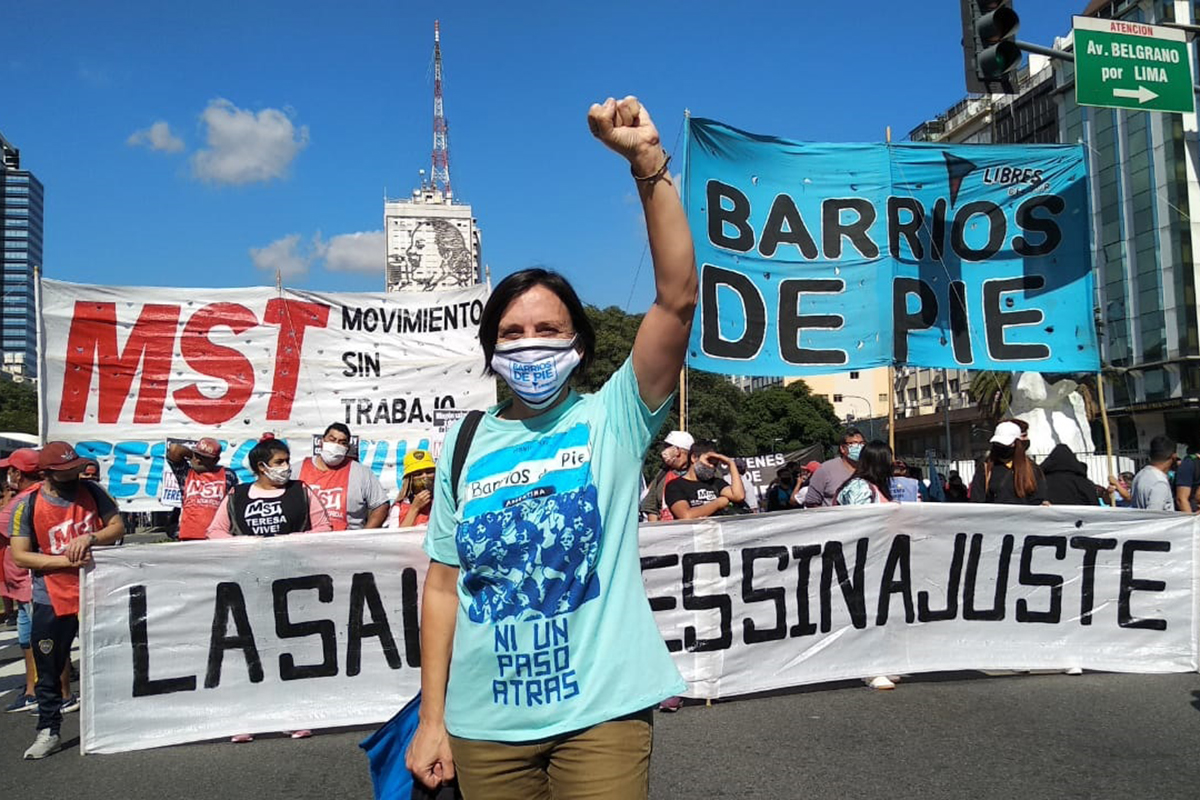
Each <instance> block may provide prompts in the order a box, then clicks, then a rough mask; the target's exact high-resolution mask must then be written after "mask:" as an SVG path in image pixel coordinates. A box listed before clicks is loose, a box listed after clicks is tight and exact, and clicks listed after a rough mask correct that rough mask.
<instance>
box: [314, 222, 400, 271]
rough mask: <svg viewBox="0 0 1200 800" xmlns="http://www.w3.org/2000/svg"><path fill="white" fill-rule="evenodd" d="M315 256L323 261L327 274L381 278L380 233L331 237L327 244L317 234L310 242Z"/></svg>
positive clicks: (383, 250)
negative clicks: (376, 276)
mask: <svg viewBox="0 0 1200 800" xmlns="http://www.w3.org/2000/svg"><path fill="white" fill-rule="evenodd" d="M314 246H315V248H316V251H317V255H318V256H319V257H320V258H322V259H324V260H325V269H327V270H329V271H330V272H365V273H368V274H370V273H377V274H379V275H382V274H383V272H384V266H385V264H386V263H387V253H386V244H385V240H384V238H383V231H360V232H359V233H343V234H341V235H339V236H334V237H333V238H332V239H330V240H329V241H328V242H322V241H321V235H320V234H317V236H316V239H315V240H314Z"/></svg>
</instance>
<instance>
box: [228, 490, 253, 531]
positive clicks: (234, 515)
mask: <svg viewBox="0 0 1200 800" xmlns="http://www.w3.org/2000/svg"><path fill="white" fill-rule="evenodd" d="M252 485H253V484H250V483H239V484H238V485H237V486H234V487H233V491H232V492H230V493H229V502H228V504H226V506H225V511H226V512H227V513H228V514H229V532H230V533H231V534H233V535H234V536H245V535H246V532H245V531H244V530H242V526H241V522H240V520H241V518H242V512H243V511H244V510H245V508H246V503H247V502H248V501H249V500H250V487H251V486H252Z"/></svg>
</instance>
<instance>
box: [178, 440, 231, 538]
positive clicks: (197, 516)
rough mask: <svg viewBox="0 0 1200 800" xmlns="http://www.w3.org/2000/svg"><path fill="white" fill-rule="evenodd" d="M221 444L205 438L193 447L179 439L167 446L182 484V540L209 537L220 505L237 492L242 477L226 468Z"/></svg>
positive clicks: (180, 530) (180, 524) (180, 518)
mask: <svg viewBox="0 0 1200 800" xmlns="http://www.w3.org/2000/svg"><path fill="white" fill-rule="evenodd" d="M221 449H222V448H221V443H220V442H218V441H217V440H216V439H213V438H210V437H207V436H206V437H204V438H202V439H200V440H199V441H197V442H196V443H195V444H194V445H192V446H191V447H188V446H187V445H185V444H181V443H178V442H172V443H171V444H169V445H168V446H167V463H168V464H169V465H170V467H171V472H172V473H174V475H175V480H176V482H177V483H178V484H179V492H180V497H181V500H180V506H179V536H178V538H179V539H180V541H185V542H187V541H200V540H202V539H205V538H207V535H206V532H207V531H208V526H209V525H211V524H212V520H213V516H214V515H216V513H217V508H218V507H220V505H221V503H222V502H224V501H225V497H226V496H227V495H228V494H229V493H230V492H231V491H233V487H234V486H236V485H237V483H238V478H237V475H236V474H235V473H234V471H233V470H232V469H229V468H226V467H222V466H221V465H220V464H219V463H218V462H219V461H220V459H221Z"/></svg>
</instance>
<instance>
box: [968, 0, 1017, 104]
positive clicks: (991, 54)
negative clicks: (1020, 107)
mask: <svg viewBox="0 0 1200 800" xmlns="http://www.w3.org/2000/svg"><path fill="white" fill-rule="evenodd" d="M960 5H961V9H962V23H963V39H962V44H963V58H964V62H965V66H966V77H967V90H968V91H971V92H996V91H1001V92H1014V91H1016V90H1015V89H1014V88H1013V84H1012V80H1011V75H1012V73H1013V72H1015V71H1016V69H1017V67H1018V66H1020V64H1021V50H1020V48H1018V47H1017V43H1016V36H1017V30H1018V29H1019V28H1020V26H1021V19H1020V17H1018V16H1017V12H1016V11H1014V10H1013V7H1012V0H960Z"/></svg>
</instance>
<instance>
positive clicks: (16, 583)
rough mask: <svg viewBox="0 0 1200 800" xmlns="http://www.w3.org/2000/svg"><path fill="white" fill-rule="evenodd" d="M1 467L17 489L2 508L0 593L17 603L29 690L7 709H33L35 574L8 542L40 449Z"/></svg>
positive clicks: (34, 482) (0, 462)
mask: <svg viewBox="0 0 1200 800" xmlns="http://www.w3.org/2000/svg"><path fill="white" fill-rule="evenodd" d="M0 470H3V472H0V474H3V475H4V477H5V485H6V486H7V487H8V488H9V489H10V490H12V492H13V497H12V499H11V500H10V501H9V502H8V503H6V504H5V505H4V508H3V510H0V566H2V567H3V571H4V579H3V582H2V583H0V595H3V596H4V601H5V603H6V604H7V603H9V602H14V603H16V604H17V612H16V616H17V645H18V646H20V648H21V652H22V654H23V655H24V657H25V693H24V694H22V695H20V696H19V697H17V698H15V699H14V700H13V701H12V703H11V704H9V706H8V707H7V708H5V709H4V710H5V711H8V712H15V711H32V710H34V709H36V708H37V698H36V697H35V696H34V677H35V676H36V675H37V672H36V670H35V668H34V665H33V651H32V650H31V649H30V626H31V623H32V619H31V616H32V613H33V610H32V608H31V607H30V594H31V592H32V588H31V576H30V574H29V570H28V569H25V568H24V567H18V566H17V562H16V561H14V560H13V555H12V548H10V547H9V546H8V545H9V523H10V522H11V521H12V515H13V511H14V510H15V509H16V507H17V503H18V502H20V501H21V500H22V499H23V498H24V497H25V496H26V495H28V494H29V493H30V492H32V491H34V490H35V489H37V487H38V482H39V481H40V480H41V473H39V472H38V453H37V451H36V450H33V449H31V448H22V449H20V450H16V451H14V452H13V453H12V454H11V455H10V456H9V457H8V458H3V459H0ZM68 679H69V673H68ZM68 692H69V689H68Z"/></svg>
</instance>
